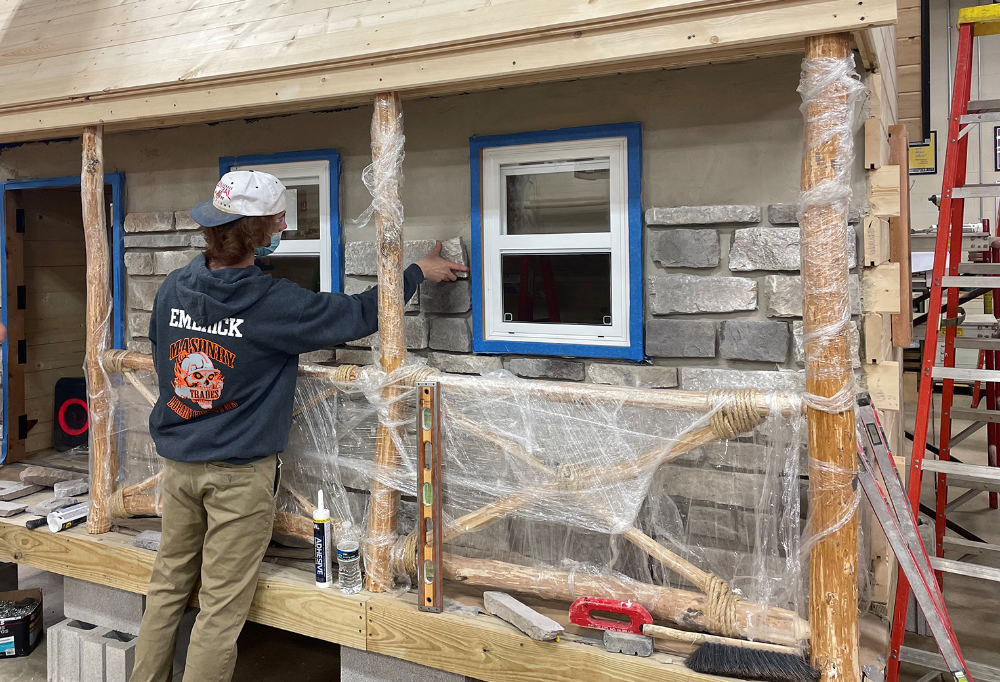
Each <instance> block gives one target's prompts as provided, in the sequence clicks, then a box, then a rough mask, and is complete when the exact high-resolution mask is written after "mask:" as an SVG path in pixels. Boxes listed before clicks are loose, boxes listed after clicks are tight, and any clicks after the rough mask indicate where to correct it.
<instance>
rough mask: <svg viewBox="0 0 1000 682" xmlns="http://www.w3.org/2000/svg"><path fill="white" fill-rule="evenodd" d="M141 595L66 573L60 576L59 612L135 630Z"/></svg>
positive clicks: (113, 627)
mask: <svg viewBox="0 0 1000 682" xmlns="http://www.w3.org/2000/svg"><path fill="white" fill-rule="evenodd" d="M144 608H145V597H143V595H141V594H135V593H133V592H126V591H125V590H119V589H116V588H114V587H108V586H106V585H98V584H97V583H88V582H86V581H85V580H78V579H76V578H70V577H69V576H67V577H66V578H64V580H63V612H64V613H65V614H66V617H67V618H75V619H77V620H81V621H83V622H85V623H93V624H94V625H99V626H101V627H105V628H108V629H110V630H117V631H118V632H126V633H128V634H130V635H138V634H139V623H140V622H142V612H143V610H144Z"/></svg>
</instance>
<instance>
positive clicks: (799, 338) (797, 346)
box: [792, 320, 861, 369]
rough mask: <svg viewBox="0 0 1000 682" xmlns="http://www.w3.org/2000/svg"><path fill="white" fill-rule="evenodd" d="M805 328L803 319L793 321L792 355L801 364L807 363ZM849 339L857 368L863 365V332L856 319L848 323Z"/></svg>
mask: <svg viewBox="0 0 1000 682" xmlns="http://www.w3.org/2000/svg"><path fill="white" fill-rule="evenodd" d="M803 329H804V327H803V322H802V320H795V321H794V322H792V357H793V358H794V359H795V362H796V363H798V364H799V365H805V363H806V349H805V342H804V339H803ZM847 339H848V342H849V343H850V348H851V366H852V367H853V368H854V369H857V368H859V367H861V333H860V332H859V331H858V323H857V322H855V321H854V320H851V321H850V322H849V323H848V326H847Z"/></svg>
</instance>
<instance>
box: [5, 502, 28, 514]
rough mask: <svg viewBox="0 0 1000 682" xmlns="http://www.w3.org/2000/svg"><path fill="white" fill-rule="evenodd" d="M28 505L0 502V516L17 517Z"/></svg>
mask: <svg viewBox="0 0 1000 682" xmlns="http://www.w3.org/2000/svg"><path fill="white" fill-rule="evenodd" d="M27 507H28V505H26V504H19V503H17V502H0V516H17V515H18V514H21V513H23V512H24V510H25V509H27Z"/></svg>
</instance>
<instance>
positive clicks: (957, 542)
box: [944, 535, 1000, 552]
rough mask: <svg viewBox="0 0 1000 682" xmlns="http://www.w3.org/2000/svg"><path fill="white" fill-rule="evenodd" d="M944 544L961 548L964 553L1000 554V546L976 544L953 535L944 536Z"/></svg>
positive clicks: (986, 543)
mask: <svg viewBox="0 0 1000 682" xmlns="http://www.w3.org/2000/svg"><path fill="white" fill-rule="evenodd" d="M944 544H946V545H951V546H953V547H960V548H961V549H962V551H969V550H971V551H976V552H1000V545H991V544H990V543H988V542H975V541H973V540H966V539H965V538H956V537H952V536H951V535H945V536H944Z"/></svg>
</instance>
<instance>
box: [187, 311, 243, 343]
mask: <svg viewBox="0 0 1000 682" xmlns="http://www.w3.org/2000/svg"><path fill="white" fill-rule="evenodd" d="M241 324H243V318H241V317H227V318H226V319H224V320H219V321H218V322H216V323H215V324H213V325H209V326H208V327H202V326H201V325H199V324H197V323H196V322H195V321H194V320H192V319H191V316H190V315H188V314H187V313H186V312H184V311H183V310H181V309H180V308H171V309H170V326H171V327H180V328H181V329H190V330H191V331H193V332H202V333H204V334H215V335H216V336H235V337H239V338H243V334H241V333H240V325H241Z"/></svg>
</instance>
